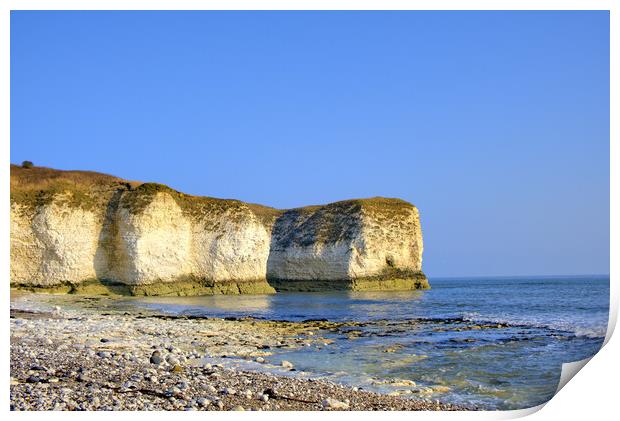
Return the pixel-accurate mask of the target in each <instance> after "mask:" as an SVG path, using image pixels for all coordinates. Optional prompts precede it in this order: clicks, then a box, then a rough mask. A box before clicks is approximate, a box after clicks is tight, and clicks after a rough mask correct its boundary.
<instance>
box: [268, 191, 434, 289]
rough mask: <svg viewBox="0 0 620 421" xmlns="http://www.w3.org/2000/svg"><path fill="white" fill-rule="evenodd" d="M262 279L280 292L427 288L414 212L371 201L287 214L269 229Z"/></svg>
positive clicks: (391, 203) (399, 202)
mask: <svg viewBox="0 0 620 421" xmlns="http://www.w3.org/2000/svg"><path fill="white" fill-rule="evenodd" d="M267 277H268V279H269V280H270V283H272V284H274V285H276V288H278V289H282V290H306V291H314V290H320V289H353V290H356V289H413V288H425V287H428V283H427V281H426V277H425V276H424V274H423V273H422V231H421V228H420V218H419V214H418V210H417V209H416V208H415V207H414V206H413V205H411V204H409V203H407V202H404V201H402V200H397V199H384V198H374V199H366V200H349V201H343V202H338V203H332V204H329V205H326V206H320V207H309V208H302V209H292V210H289V211H286V212H284V214H283V215H282V216H281V217H280V218H278V219H277V220H276V222H275V225H274V228H273V236H272V244H271V252H270V255H269V259H268V262H267Z"/></svg>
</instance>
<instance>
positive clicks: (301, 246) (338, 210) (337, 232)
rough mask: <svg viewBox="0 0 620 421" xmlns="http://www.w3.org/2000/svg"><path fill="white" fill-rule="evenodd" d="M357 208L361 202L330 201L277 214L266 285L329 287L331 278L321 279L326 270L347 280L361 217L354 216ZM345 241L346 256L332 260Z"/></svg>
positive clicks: (284, 288)
mask: <svg viewBox="0 0 620 421" xmlns="http://www.w3.org/2000/svg"><path fill="white" fill-rule="evenodd" d="M359 211H360V205H358V204H355V203H348V204H345V203H333V204H329V205H326V206H320V207H314V206H313V207H307V208H300V209H291V210H287V211H285V212H284V213H283V214H282V215H280V216H279V217H278V218H277V219H276V221H275V222H274V225H273V229H272V231H271V246H270V248H269V256H268V258H267V276H266V278H267V282H268V283H269V285H271V286H272V287H273V288H274V289H275V290H276V291H316V290H317V288H318V289H332V287H333V285H331V284H332V283H333V281H328V280H326V279H321V278H322V277H321V274H326V273H329V274H330V278H331V279H333V278H334V274H337V277H341V278H342V280H343V281H347V280H348V269H349V264H350V261H349V257H350V256H349V254H350V253H351V251H352V247H353V244H352V243H353V240H354V238H355V235H356V233H358V232H359V231H360V230H361V219H360V218H358V217H356V216H355V214H356V213H357V212H359ZM347 244H348V245H349V248H348V251H347V252H346V255H339V256H338V258H337V259H334V256H335V253H336V254H337V251H336V250H335V249H336V247H337V246H343V245H347ZM313 246H320V247H313ZM300 268H305V269H304V270H305V271H304V272H303V273H302V272H301V271H300ZM312 268H315V269H314V271H313V270H312ZM323 278H325V276H323Z"/></svg>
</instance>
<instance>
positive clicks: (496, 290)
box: [121, 275, 610, 410]
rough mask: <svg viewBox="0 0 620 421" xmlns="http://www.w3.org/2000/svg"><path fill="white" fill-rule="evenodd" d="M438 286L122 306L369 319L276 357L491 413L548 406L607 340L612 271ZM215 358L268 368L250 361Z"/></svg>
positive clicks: (365, 384) (337, 378)
mask: <svg viewBox="0 0 620 421" xmlns="http://www.w3.org/2000/svg"><path fill="white" fill-rule="evenodd" d="M430 284H431V289H429V290H423V291H399V292H351V291H334V292H314V293H295V292H286V293H284V292H283V293H278V294H275V295H254V296H252V295H241V296H204V297H143V298H132V299H127V298H124V299H121V300H123V305H130V306H135V307H136V308H138V309H148V310H150V311H155V312H158V313H164V314H174V315H192V316H206V317H229V318H230V317H237V318H241V317H248V316H250V317H254V318H260V319H268V320H288V321H303V320H328V321H334V322H346V321H355V322H365V323H363V324H362V325H361V326H352V327H351V328H350V329H351V330H352V331H353V330H355V331H356V332H355V335H350V334H347V332H346V330H345V331H344V332H343V331H342V330H341V331H339V332H337V333H331V332H328V333H325V334H324V335H323V336H324V337H326V338H328V339H331V340H332V341H333V342H331V343H329V344H328V345H326V346H324V347H320V348H317V347H301V348H298V349H292V350H291V349H286V348H283V349H274V350H272V351H273V352H274V353H275V354H276V355H274V356H272V357H271V358H272V359H278V361H279V360H280V359H286V360H288V361H290V362H292V363H293V364H294V366H295V368H296V372H295V373H292V374H294V375H299V376H306V377H314V378H323V379H328V380H331V381H334V382H338V383H342V384H347V385H351V386H356V387H361V388H363V389H367V390H373V391H377V392H381V393H399V394H402V395H403V396H405V397H411V398H420V397H423V398H431V399H438V400H440V401H443V402H450V403H456V404H463V405H468V406H470V407H475V408H478V409H483V410H494V409H501V410H506V409H522V408H528V407H532V406H536V405H539V404H541V403H544V402H546V401H548V400H549V399H551V398H552V397H553V395H554V394H555V392H556V389H557V386H558V382H559V379H560V373H561V368H562V364H563V363H567V362H573V361H578V360H582V359H585V358H588V357H591V356H593V355H594V354H596V352H597V351H598V350H599V349H600V348H601V346H602V344H603V341H604V338H605V333H606V330H607V323H608V315H609V299H610V296H609V276H607V275H605V276H579V277H568V276H555V277H485V278H466V277H463V278H445V279H441V278H436V279H433V278H431V279H430ZM216 362H218V363H223V364H226V365H233V366H235V367H241V368H248V369H257V370H267V369H266V368H263V365H261V364H256V363H252V362H247V361H245V360H242V359H240V358H239V359H235V358H222V359H220V361H216ZM252 364H254V365H252ZM288 374H289V375H290V374H291V373H288ZM412 385H415V387H412Z"/></svg>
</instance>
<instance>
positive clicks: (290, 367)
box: [281, 360, 293, 370]
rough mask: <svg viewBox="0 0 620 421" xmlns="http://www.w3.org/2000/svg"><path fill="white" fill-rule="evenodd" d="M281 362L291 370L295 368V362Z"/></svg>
mask: <svg viewBox="0 0 620 421" xmlns="http://www.w3.org/2000/svg"><path fill="white" fill-rule="evenodd" d="M281 364H282V367H283V368H288V369H289V370H290V369H292V368H293V363H291V362H290V361H286V360H282V362H281Z"/></svg>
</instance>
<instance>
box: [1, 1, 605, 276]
mask: <svg viewBox="0 0 620 421" xmlns="http://www.w3.org/2000/svg"><path fill="white" fill-rule="evenodd" d="M26 159H28V160H31V161H34V163H35V164H37V165H44V166H49V167H55V168H60V169H89V170H96V171H101V172H105V173H111V174H114V175H117V176H120V177H124V178H127V179H132V180H143V181H157V182H161V183H165V184H168V185H170V186H171V187H173V188H175V189H177V190H180V191H183V192H186V193H191V194H197V195H208V196H215V197H223V198H238V199H241V200H245V201H249V202H256V203H262V204H266V205H271V206H274V207H278V208H290V207H295V206H301V205H307V204H318V203H327V202H332V201H337V200H342V199H346V198H356V197H369V196H387V197H400V198H403V199H406V200H408V201H411V202H412V203H414V204H416V205H417V206H418V208H419V209H420V212H421V216H422V226H423V231H424V239H425V253H424V269H425V271H426V272H427V274H428V275H429V276H431V277H433V276H458V275H521V274H541V275H544V274H587V273H608V272H609V14H608V13H607V12H13V13H12V14H11V162H15V163H19V162H21V161H23V160H26Z"/></svg>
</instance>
